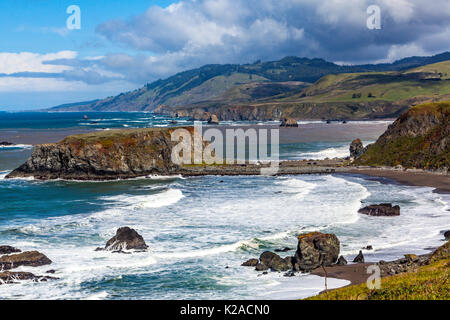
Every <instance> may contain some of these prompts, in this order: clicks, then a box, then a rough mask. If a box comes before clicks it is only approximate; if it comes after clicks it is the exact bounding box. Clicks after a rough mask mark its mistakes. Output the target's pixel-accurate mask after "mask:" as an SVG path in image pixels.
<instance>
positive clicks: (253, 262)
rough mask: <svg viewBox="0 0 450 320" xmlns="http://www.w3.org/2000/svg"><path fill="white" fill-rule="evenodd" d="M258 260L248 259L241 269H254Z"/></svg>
mask: <svg viewBox="0 0 450 320" xmlns="http://www.w3.org/2000/svg"><path fill="white" fill-rule="evenodd" d="M258 263H259V261H258V259H249V260H247V261H245V262H244V263H243V264H242V265H241V266H243V267H256V266H257V265H258Z"/></svg>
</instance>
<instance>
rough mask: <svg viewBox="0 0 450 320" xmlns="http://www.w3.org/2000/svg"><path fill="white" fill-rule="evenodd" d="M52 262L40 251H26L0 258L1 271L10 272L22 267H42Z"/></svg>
mask: <svg viewBox="0 0 450 320" xmlns="http://www.w3.org/2000/svg"><path fill="white" fill-rule="evenodd" d="M51 263H52V261H51V260H50V259H49V258H47V257H46V256H45V255H44V254H42V253H40V252H38V251H26V252H22V253H18V254H12V255H5V256H2V257H0V269H1V270H9V269H13V268H17V267H20V266H30V267H40V266H44V265H47V264H51Z"/></svg>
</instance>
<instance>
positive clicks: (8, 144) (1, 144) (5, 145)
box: [0, 141, 14, 147]
mask: <svg viewBox="0 0 450 320" xmlns="http://www.w3.org/2000/svg"><path fill="white" fill-rule="evenodd" d="M13 145H14V143H11V142H8V141H1V142H0V146H2V147H7V146H13Z"/></svg>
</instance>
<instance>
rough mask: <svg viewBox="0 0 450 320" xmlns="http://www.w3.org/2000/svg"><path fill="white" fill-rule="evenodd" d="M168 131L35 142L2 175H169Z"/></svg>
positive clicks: (107, 177) (114, 132)
mask: <svg viewBox="0 0 450 320" xmlns="http://www.w3.org/2000/svg"><path fill="white" fill-rule="evenodd" d="M172 130H173V129H166V128H164V129H161V128H158V129H133V130H110V131H101V132H93V133H88V134H80V135H73V136H69V137H67V138H65V139H63V140H62V141H60V142H58V143H52V144H42V145H36V146H35V147H34V150H33V153H32V155H31V157H30V158H29V159H28V160H27V162H25V163H24V164H23V165H21V166H20V167H19V168H17V169H15V170H14V171H12V172H11V173H10V174H8V175H7V176H6V178H7V179H8V178H25V177H34V178H36V179H41V180H48V179H67V180H114V179H129V178H135V177H142V176H146V175H150V174H160V175H167V174H173V173H174V172H175V171H177V166H175V165H174V164H173V163H172V162H171V152H172V147H173V144H174V142H172V141H171V132H172Z"/></svg>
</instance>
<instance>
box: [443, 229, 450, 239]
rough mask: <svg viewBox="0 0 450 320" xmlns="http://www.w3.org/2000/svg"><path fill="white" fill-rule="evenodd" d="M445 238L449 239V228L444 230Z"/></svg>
mask: <svg viewBox="0 0 450 320" xmlns="http://www.w3.org/2000/svg"><path fill="white" fill-rule="evenodd" d="M444 237H445V240H450V230H448V231H445V232H444Z"/></svg>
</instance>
